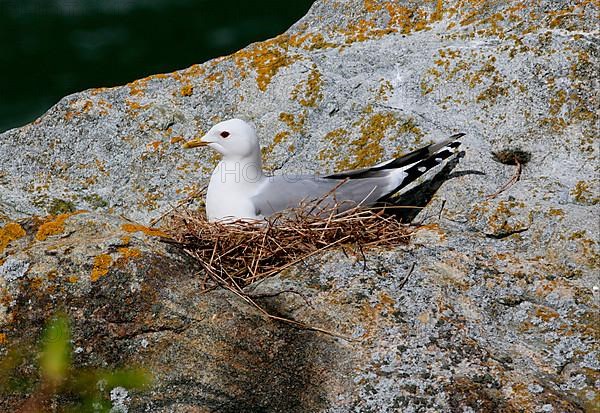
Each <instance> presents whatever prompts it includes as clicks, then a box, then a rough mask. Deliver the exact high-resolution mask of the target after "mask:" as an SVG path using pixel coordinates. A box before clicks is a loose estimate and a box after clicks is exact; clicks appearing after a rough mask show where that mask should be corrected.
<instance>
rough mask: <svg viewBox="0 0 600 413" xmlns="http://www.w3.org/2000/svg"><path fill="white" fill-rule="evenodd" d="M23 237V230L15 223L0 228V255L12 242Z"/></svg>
mask: <svg viewBox="0 0 600 413" xmlns="http://www.w3.org/2000/svg"><path fill="white" fill-rule="evenodd" d="M24 236H25V230H24V229H23V228H22V227H21V226H20V225H19V224H17V223H16V222H9V223H8V224H6V225H5V226H4V227H2V228H0V253H2V252H3V251H4V249H5V248H6V246H7V245H8V244H9V243H10V242H11V241H14V240H17V239H19V238H22V237H24Z"/></svg>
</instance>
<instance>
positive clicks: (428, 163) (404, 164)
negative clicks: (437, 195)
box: [376, 133, 465, 198]
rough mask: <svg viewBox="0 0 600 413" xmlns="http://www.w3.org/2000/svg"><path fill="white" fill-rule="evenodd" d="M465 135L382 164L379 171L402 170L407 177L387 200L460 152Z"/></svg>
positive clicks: (455, 136) (457, 135) (459, 134)
mask: <svg viewBox="0 0 600 413" xmlns="http://www.w3.org/2000/svg"><path fill="white" fill-rule="evenodd" d="M464 135H465V134H464V133H457V134H455V135H452V136H450V138H448V139H446V140H444V141H442V142H438V143H434V144H431V145H428V146H425V147H423V148H420V149H417V150H416V151H413V152H410V153H408V154H406V155H403V156H401V157H399V158H396V159H394V160H392V161H391V162H387V163H385V164H381V165H379V166H377V167H376V168H377V169H381V170H383V169H400V170H402V172H404V173H405V174H406V175H405V176H404V179H402V182H400V184H399V185H398V186H397V187H396V188H395V189H394V190H392V191H391V192H390V193H389V194H388V195H386V196H385V198H387V197H389V196H390V195H393V194H395V193H396V192H398V191H400V190H401V189H402V188H404V187H406V186H407V185H409V184H411V183H412V182H414V181H415V180H416V179H418V178H419V177H420V176H422V175H423V174H425V173H426V172H427V171H429V170H430V169H431V168H434V167H436V166H437V165H439V164H440V163H442V162H443V161H444V160H445V159H448V158H449V157H450V156H452V155H453V154H455V153H457V152H458V147H459V146H460V140H459V139H460V138H461V137H463V136H464Z"/></svg>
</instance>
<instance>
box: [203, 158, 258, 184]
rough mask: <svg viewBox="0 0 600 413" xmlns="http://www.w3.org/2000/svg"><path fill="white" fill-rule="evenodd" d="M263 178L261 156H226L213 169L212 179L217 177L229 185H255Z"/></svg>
mask: <svg viewBox="0 0 600 413" xmlns="http://www.w3.org/2000/svg"><path fill="white" fill-rule="evenodd" d="M262 178H263V169H262V162H261V159H260V155H259V156H249V157H245V158H239V157H224V158H223V159H222V160H221V162H219V164H218V165H217V167H216V168H215V170H214V171H213V174H212V177H211V181H212V180H214V179H216V180H218V181H219V182H220V183H222V184H225V185H227V186H239V187H240V188H242V187H253V186H255V185H256V184H258V183H259V182H260V181H261V180H262Z"/></svg>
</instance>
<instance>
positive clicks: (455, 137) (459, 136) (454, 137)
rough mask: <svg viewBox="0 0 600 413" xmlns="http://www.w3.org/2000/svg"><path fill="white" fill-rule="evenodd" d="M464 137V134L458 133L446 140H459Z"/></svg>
mask: <svg viewBox="0 0 600 413" xmlns="http://www.w3.org/2000/svg"><path fill="white" fill-rule="evenodd" d="M465 135H466V133H463V132H459V133H455V134H454V135H451V136H450V137H449V138H448V139H460V138H462V137H463V136H465Z"/></svg>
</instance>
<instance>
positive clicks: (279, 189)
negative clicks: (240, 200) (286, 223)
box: [252, 171, 390, 216]
mask: <svg viewBox="0 0 600 413" xmlns="http://www.w3.org/2000/svg"><path fill="white" fill-rule="evenodd" d="M389 184H390V178H389V173H387V171H385V172H384V171H382V173H381V174H380V175H379V176H373V177H369V178H368V179H345V178H344V179H331V178H323V177H320V176H317V175H285V176H272V177H269V178H267V179H266V180H265V182H264V183H263V185H262V186H261V187H260V189H259V191H258V192H257V193H256V195H254V196H253V197H252V202H253V203H254V206H255V208H256V212H257V214H258V215H264V216H268V215H271V214H273V213H274V212H278V211H282V210H285V209H289V208H296V207H298V206H300V205H308V206H310V204H311V203H316V202H315V201H317V202H318V201H320V202H319V205H318V207H319V209H327V208H331V207H333V206H335V205H337V208H338V210H340V211H344V210H347V209H350V208H353V207H355V206H357V205H359V204H360V205H371V204H373V203H375V202H376V201H377V200H378V199H379V198H381V197H383V196H384V195H386V194H387V192H388V191H386V190H385V189H386V188H388V187H389ZM321 199H322V201H321Z"/></svg>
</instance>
